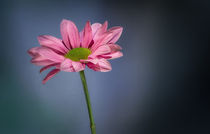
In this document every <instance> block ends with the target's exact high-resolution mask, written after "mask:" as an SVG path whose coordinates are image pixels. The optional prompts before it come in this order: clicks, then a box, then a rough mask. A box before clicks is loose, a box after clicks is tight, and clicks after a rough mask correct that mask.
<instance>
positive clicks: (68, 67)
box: [60, 59, 75, 72]
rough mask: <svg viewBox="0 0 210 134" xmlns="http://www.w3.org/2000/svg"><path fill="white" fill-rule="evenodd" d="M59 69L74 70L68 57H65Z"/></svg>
mask: <svg viewBox="0 0 210 134" xmlns="http://www.w3.org/2000/svg"><path fill="white" fill-rule="evenodd" d="M60 69H61V70H62V71H65V72H75V70H74V68H73V66H72V61H71V60H70V59H65V60H64V61H63V62H62V63H61V65H60Z"/></svg>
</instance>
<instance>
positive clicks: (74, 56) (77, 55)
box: [65, 47, 91, 61]
mask: <svg viewBox="0 0 210 134" xmlns="http://www.w3.org/2000/svg"><path fill="white" fill-rule="evenodd" d="M90 54H91V51H90V50H89V49H88V48H82V47H79V48H74V49H72V50H70V51H69V52H68V53H67V54H66V55H65V57H66V58H69V59H71V60H73V61H80V60H81V59H83V60H86V59H87V58H88V56H89V55H90Z"/></svg>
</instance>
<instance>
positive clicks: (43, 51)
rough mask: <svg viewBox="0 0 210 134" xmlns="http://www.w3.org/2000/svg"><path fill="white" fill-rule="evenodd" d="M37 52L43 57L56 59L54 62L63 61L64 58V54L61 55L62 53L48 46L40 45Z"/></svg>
mask: <svg viewBox="0 0 210 134" xmlns="http://www.w3.org/2000/svg"><path fill="white" fill-rule="evenodd" d="M37 52H38V53H39V55H41V56H42V57H43V58H46V59H48V60H51V61H54V62H62V61H63V60H64V56H61V55H59V54H57V53H55V52H54V51H53V50H51V49H49V48H46V47H40V48H39V49H38V50H37Z"/></svg>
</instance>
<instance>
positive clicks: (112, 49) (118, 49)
mask: <svg viewBox="0 0 210 134" xmlns="http://www.w3.org/2000/svg"><path fill="white" fill-rule="evenodd" d="M108 46H109V47H110V49H111V51H112V52H116V51H120V50H122V48H121V47H120V46H119V45H117V44H108Z"/></svg>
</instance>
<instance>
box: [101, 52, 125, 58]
mask: <svg viewBox="0 0 210 134" xmlns="http://www.w3.org/2000/svg"><path fill="white" fill-rule="evenodd" d="M122 56H123V53H122V52H120V51H117V52H113V53H110V54H106V55H102V57H103V58H105V59H116V58H120V57H122Z"/></svg>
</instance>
